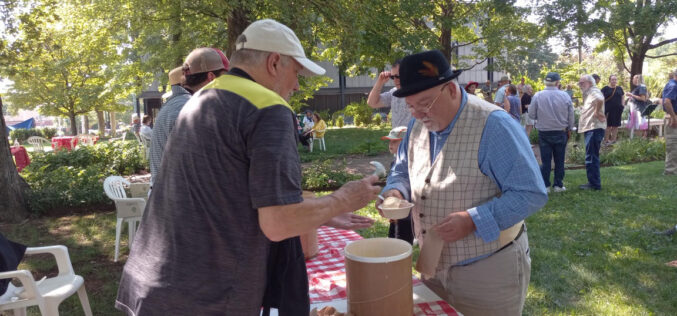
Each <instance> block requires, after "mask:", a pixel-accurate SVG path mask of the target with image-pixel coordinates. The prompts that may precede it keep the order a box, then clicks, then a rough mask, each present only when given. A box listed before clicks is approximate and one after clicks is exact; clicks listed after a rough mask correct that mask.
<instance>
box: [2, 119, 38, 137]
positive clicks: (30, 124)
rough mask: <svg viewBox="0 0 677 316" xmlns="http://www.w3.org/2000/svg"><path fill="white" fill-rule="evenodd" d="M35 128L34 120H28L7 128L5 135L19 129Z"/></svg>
mask: <svg viewBox="0 0 677 316" xmlns="http://www.w3.org/2000/svg"><path fill="white" fill-rule="evenodd" d="M33 127H35V119H34V118H29V119H27V120H25V121H23V122H21V123H17V124H14V125H10V126H7V133H8V134H9V131H11V130H15V129H20V128H25V129H29V128H33Z"/></svg>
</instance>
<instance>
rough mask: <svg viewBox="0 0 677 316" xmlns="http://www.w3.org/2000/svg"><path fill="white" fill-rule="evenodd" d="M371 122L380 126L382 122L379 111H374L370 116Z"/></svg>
mask: <svg viewBox="0 0 677 316" xmlns="http://www.w3.org/2000/svg"><path fill="white" fill-rule="evenodd" d="M371 123H372V124H374V125H376V126H381V123H383V118H382V117H381V114H380V113H375V114H374V115H373V116H372V117H371Z"/></svg>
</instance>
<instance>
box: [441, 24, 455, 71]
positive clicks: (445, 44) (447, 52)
mask: <svg viewBox="0 0 677 316" xmlns="http://www.w3.org/2000/svg"><path fill="white" fill-rule="evenodd" d="M440 46H441V47H442V54H444V57H446V58H447V61H448V62H449V63H450V64H451V63H452V62H451V29H450V28H446V27H445V28H442V30H441V32H440Z"/></svg>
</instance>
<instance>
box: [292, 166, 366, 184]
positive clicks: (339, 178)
mask: <svg viewBox="0 0 677 316" xmlns="http://www.w3.org/2000/svg"><path fill="white" fill-rule="evenodd" d="M360 178H362V177H361V176H360V175H355V174H350V173H347V172H346V171H345V161H344V162H342V163H341V164H338V165H335V164H334V163H333V161H332V160H325V161H316V162H313V163H312V165H311V166H310V167H309V168H305V169H304V170H303V180H302V187H303V189H304V190H311V191H318V190H334V189H337V188H339V187H341V186H342V185H343V184H345V183H346V182H349V181H352V180H357V179H360Z"/></svg>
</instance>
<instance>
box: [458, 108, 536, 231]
mask: <svg viewBox="0 0 677 316" xmlns="http://www.w3.org/2000/svg"><path fill="white" fill-rule="evenodd" d="M532 104H533V103H532ZM478 162H479V167H480V170H481V171H482V173H483V174H485V175H486V176H488V177H490V178H491V179H492V180H493V181H494V182H495V183H496V185H497V186H498V187H499V189H500V190H501V196H500V197H496V198H494V199H492V200H490V201H489V202H487V203H484V204H482V205H479V206H477V207H474V208H471V209H469V210H468V213H469V214H470V216H471V218H472V220H473V222H474V223H475V227H476V231H475V233H476V234H477V235H478V236H479V237H480V238H482V239H483V240H484V241H485V242H491V241H494V240H496V239H498V236H499V234H500V231H501V230H505V229H507V228H509V227H510V226H513V225H515V224H516V223H518V222H519V221H521V220H523V219H525V218H527V217H528V216H529V215H531V214H533V213H534V212H536V211H538V210H539V209H541V208H542V207H543V206H544V205H545V203H546V202H547V201H548V195H547V193H546V191H545V184H544V182H543V178H542V176H541V173H540V170H539V166H538V163H537V162H536V158H535V157H534V154H533V152H532V150H531V145H530V144H529V140H528V139H527V137H526V134H525V133H524V130H523V129H522V127H521V126H520V125H519V124H518V123H517V122H516V121H515V120H513V119H512V118H511V117H510V115H509V114H507V113H505V112H503V111H495V112H493V113H492V114H491V115H490V116H489V118H488V119H487V123H486V125H485V127H484V131H483V134H482V139H481V140H480V148H479V152H478Z"/></svg>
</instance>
